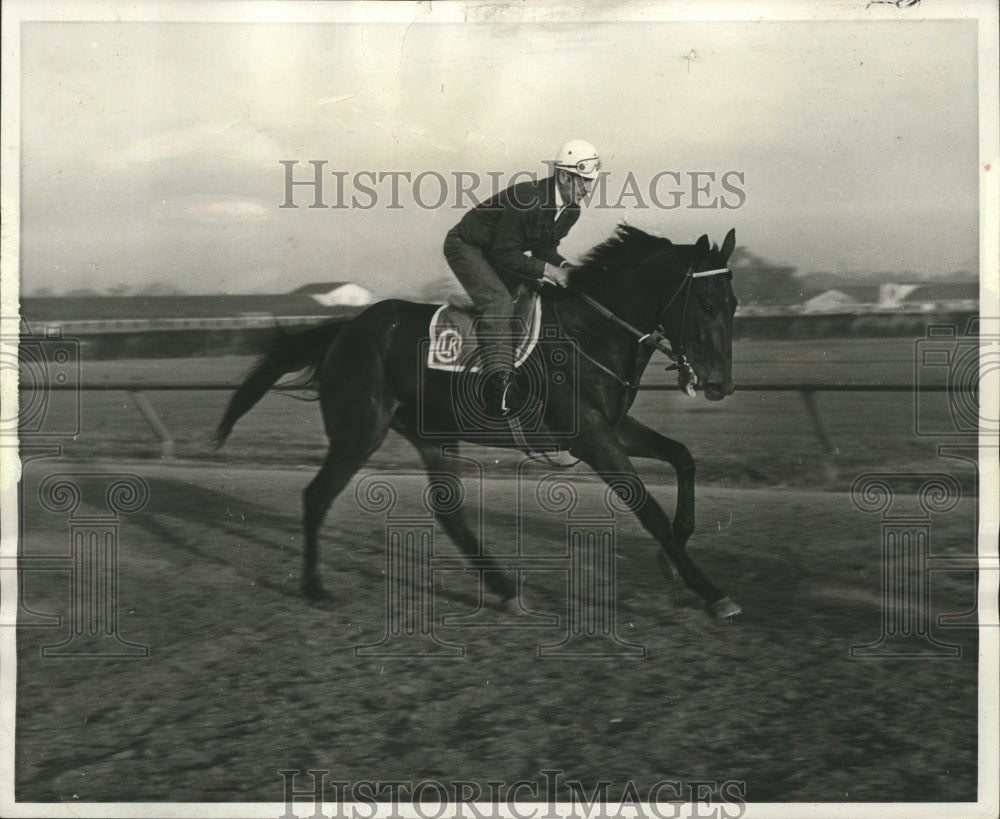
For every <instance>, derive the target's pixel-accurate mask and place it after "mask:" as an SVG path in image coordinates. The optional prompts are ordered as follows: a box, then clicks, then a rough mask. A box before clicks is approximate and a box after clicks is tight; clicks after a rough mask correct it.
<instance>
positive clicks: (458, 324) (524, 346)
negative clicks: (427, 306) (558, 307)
mask: <svg viewBox="0 0 1000 819" xmlns="http://www.w3.org/2000/svg"><path fill="white" fill-rule="evenodd" d="M514 318H515V320H514V321H513V322H512V324H513V325H514V326H515V328H516V327H518V326H520V327H521V328H522V331H523V332H522V333H521V334H520V337H519V338H518V340H517V343H516V345H515V354H514V360H515V365H516V366H520V365H521V364H522V363H523V362H524V360H525V359H526V358H527V357H528V356H529V355H530V354H531V351H532V350H533V349H534V348H535V344H537V342H538V334H539V331H540V329H541V324H542V305H541V296H540V295H539V294H538V293H537V292H535V291H533V290H529V289H528V288H525V287H518V289H517V291H516V297H515V302H514ZM477 319H478V314H477V313H476V311H475V310H474V308H473V306H472V304H471V302H461V303H455V302H449V303H447V304H443V305H441V307H440V308H438V310H437V311H436V312H435V313H434V315H433V316H432V317H431V323H430V344H429V346H428V350H427V366H428V367H429V368H430V369H432V370H448V371H451V372H459V371H461V370H471V371H473V372H475V371H476V370H478V369H479V366H478V364H477V363H476V362H477V361H478V356H477V355H476V350H477V349H478V347H479V339H478V338H477V336H476V325H477V323H478V322H477Z"/></svg>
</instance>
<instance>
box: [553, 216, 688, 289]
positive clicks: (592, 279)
mask: <svg viewBox="0 0 1000 819" xmlns="http://www.w3.org/2000/svg"><path fill="white" fill-rule="evenodd" d="M677 248H678V245H675V244H674V243H673V242H671V241H670V240H669V239H665V238H663V237H662V236H653V235H652V234H649V233H646V231H644V230H640V229H639V228H637V227H633V226H632V225H625V224H622V225H619V226H618V227H617V228H616V229H615V232H614V233H613V234H612V235H611V237H610V238H609V239H607V240H606V241H604V242H602V243H601V244H599V245H597V246H596V247H595V248H593V249H592V250H591V251H590V252H589V253H588V254H587V255H586V256H585V257H584V258H583V261H582V262H581V263H580V264H579V266H578V267H576V268H575V269H574V270H573V278H572V283H573V286H574V287H575V288H577V289H580V290H586V289H587V288H588V287H590V286H591V285H593V284H596V283H597V282H598V281H600V280H601V279H603V278H605V277H606V276H608V275H609V274H610V273H612V272H613V271H615V270H620V269H622V268H623V267H626V266H629V265H632V264H635V263H636V262H638V261H639V260H641V259H644V258H647V257H649V256H651V255H652V254H654V253H656V252H658V251H671V250H675V249H677Z"/></svg>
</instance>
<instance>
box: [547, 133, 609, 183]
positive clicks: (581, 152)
mask: <svg viewBox="0 0 1000 819" xmlns="http://www.w3.org/2000/svg"><path fill="white" fill-rule="evenodd" d="M556 167H557V168H562V169H563V170H566V171H569V172H570V173H575V174H576V175H577V176H582V177H583V178H584V179H597V172H598V171H599V170H600V169H601V158H600V157H599V156H598V155H597V148H595V147H594V146H593V145H591V144H590V143H589V142H587V140H585V139H571V140H570V141H569V142H567V143H566V144H565V145H563V146H562V148H560V149H559V155H558V156H557V157H556Z"/></svg>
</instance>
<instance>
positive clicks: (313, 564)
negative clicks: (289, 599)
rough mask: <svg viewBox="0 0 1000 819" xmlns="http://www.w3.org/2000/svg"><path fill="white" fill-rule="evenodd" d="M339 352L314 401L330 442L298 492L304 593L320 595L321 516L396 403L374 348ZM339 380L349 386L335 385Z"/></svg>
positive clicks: (379, 438) (371, 447)
mask: <svg viewBox="0 0 1000 819" xmlns="http://www.w3.org/2000/svg"><path fill="white" fill-rule="evenodd" d="M344 337H347V334H346V333H345V336H344ZM335 343H336V342H335ZM355 349H358V348H357V347H355ZM361 349H364V348H361ZM345 358H346V360H338V358H337V356H336V350H334V353H333V355H328V358H327V362H326V364H325V365H324V372H323V377H322V381H321V386H320V405H321V407H322V410H323V422H324V424H325V427H326V434H327V438H328V440H329V442H330V444H329V447H328V449H327V453H326V458H325V459H324V461H323V466H322V467H321V468H320V470H319V472H318V473H317V475H316V477H315V478H313V479H312V481H311V482H310V483H309V485H308V486H307V487H306V488H305V491H304V492H303V493H302V503H303V524H304V528H305V572H304V574H303V578H302V584H303V590H304V591H305V593H306V595H308V596H309V597H314V598H319V597H325V596H326V594H325V592H324V590H323V584H322V582H321V580H320V573H319V569H318V566H317V563H318V561H319V530H320V527H321V526H322V525H323V519H324V518H325V517H326V513H327V512H328V511H329V509H330V505H331V504H332V503H333V500H334V498H336V497H337V495H339V494H340V493H341V491H343V489H344V487H345V486H347V484H348V483H349V482H350V480H351V478H352V477H354V475H355V473H356V472H357V471H358V470H359V469H360V468H361V467H362V466H364V464H365V461H367V460H368V458H369V456H371V454H372V453H373V452H374V451H375V450H376V449H378V448H379V447H380V446H381V445H382V442H383V441H384V440H385V436H386V434H387V433H388V432H389V424H390V422H391V420H392V416H393V414H394V413H395V411H396V408H397V405H396V403H395V399H394V398H393V397H392V394H391V391H390V390H389V388H388V385H387V384H386V381H385V379H384V375H383V370H382V367H381V359H380V357H379V355H378V353H377V352H376V351H375V350H373V349H370V348H369V350H368V354H367V355H366V356H359V355H355V356H354V357H350V358H347V357H345ZM341 383H343V384H349V385H350V386H351V388H350V389H346V388H344V389H340V388H339V386H338V385H339V384H341Z"/></svg>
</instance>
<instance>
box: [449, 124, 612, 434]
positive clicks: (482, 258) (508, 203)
mask: <svg viewBox="0 0 1000 819" xmlns="http://www.w3.org/2000/svg"><path fill="white" fill-rule="evenodd" d="M600 167H601V160H600V158H599V157H598V155H597V150H596V149H595V148H594V146H593V145H591V144H590V143H589V142H587V141H586V140H583V139H572V140H570V141H569V142H567V143H566V144H565V145H563V146H562V149H561V150H560V151H559V155H558V156H557V158H556V161H555V168H554V171H553V174H552V176H549V177H546V178H545V179H541V180H537V181H527V182H519V183H518V184H516V185H512V186H511V187H509V188H507V189H506V190H505V191H503V192H502V193H499V194H497V195H496V196H494V197H492V198H491V199H489V200H487V201H486V202H483V203H482V204H481V205H477V206H476V207H474V208H472V209H471V210H469V211H468V212H467V213H466V214H465V216H463V217H462V220H461V221H460V222H459V223H458V224H457V225H455V227H453V228H452V229H451V230H450V231H448V236H447V238H446V239H445V242H444V255H445V258H446V259H447V260H448V265H449V266H450V267H451V269H452V271H453V272H454V274H455V276H456V277H457V278H458V280H459V282H460V283H461V284H462V287H464V288H465V291H466V292H467V293H468V294H469V296H470V298H471V299H472V301H473V304H474V305H475V308H476V312H477V313H478V314H479V320H478V324H477V330H478V333H479V335H480V336H481V337H482V338H483V339H484V340H485V343H484V344H483V349H482V359H481V366H482V368H483V374H484V376H485V381H484V383H485V384H486V393H487V394H486V399H487V407H488V408H489V410H490V411H491V412H493V413H494V414H496V415H509V414H511V413H514V412H516V411H517V410H518V409H520V408H521V406H522V405H523V403H524V399H523V397H522V396H521V394H520V393H519V391H518V388H517V378H516V374H515V371H514V352H515V351H514V345H515V344H516V340H515V338H514V324H513V316H514V299H515V295H514V294H515V290H516V289H517V286H518V284H520V283H527V284H528V285H529V286H532V287H539V286H540V285H541V283H542V282H547V283H549V284H554V285H557V286H559V287H565V286H566V284H567V283H568V282H569V271H568V269H567V268H568V267H569V263H568V262H567V261H566V259H564V258H563V257H562V256H560V255H559V252H558V250H557V248H558V247H559V243H560V242H561V241H562V240H563V239H564V238H565V236H566V234H567V233H569V231H570V228H572V227H573V225H574V224H576V220H577V219H579V218H580V202H581V201H583V199H584V198H585V197H586V196H587V195H588V194H589V193H590V192H591V190H592V189H593V185H594V180H596V179H597V176H598V171H599V170H600Z"/></svg>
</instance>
